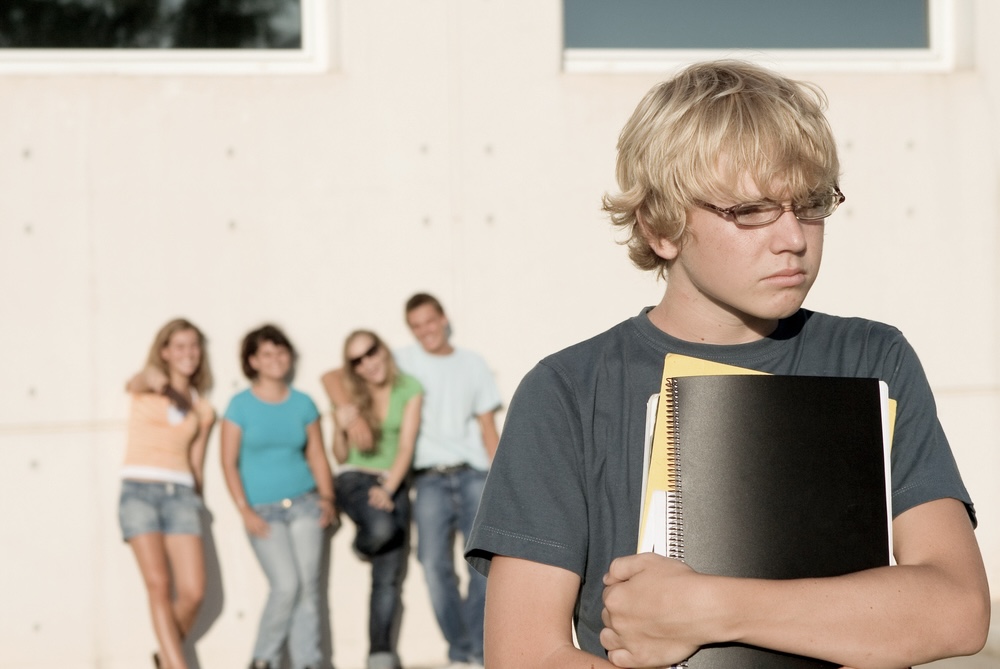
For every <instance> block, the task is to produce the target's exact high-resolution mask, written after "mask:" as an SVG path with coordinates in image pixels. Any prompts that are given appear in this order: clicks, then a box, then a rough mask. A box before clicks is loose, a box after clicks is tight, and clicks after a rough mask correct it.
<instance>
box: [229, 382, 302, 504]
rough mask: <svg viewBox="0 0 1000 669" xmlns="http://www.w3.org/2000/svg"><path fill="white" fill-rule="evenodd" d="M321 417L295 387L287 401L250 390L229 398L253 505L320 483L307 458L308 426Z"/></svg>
mask: <svg viewBox="0 0 1000 669" xmlns="http://www.w3.org/2000/svg"><path fill="white" fill-rule="evenodd" d="M318 418H319V411H317V409H316V405H315V404H314V403H313V401H312V400H311V399H309V396H308V395H306V394H305V393H301V392H299V391H297V390H295V389H294V388H290V389H289V392H288V398H287V399H285V400H284V401H283V402H277V403H273V402H264V401H263V400H260V399H258V398H257V396H255V395H254V394H253V393H252V392H250V389H249V388H248V389H246V390H244V391H243V392H241V393H238V394H237V395H235V396H234V397H233V399H231V400H230V401H229V407H228V408H227V409H226V414H225V419H226V420H228V421H231V422H233V423H235V424H236V425H238V426H239V427H240V430H242V435H241V440H240V459H239V467H240V477H241V479H242V480H243V491H244V493H246V496H247V501H248V502H249V503H250V504H270V503H273V502H278V501H281V500H282V499H285V498H293V497H298V496H299V495H303V494H305V493H307V492H309V491H311V490H314V489H315V488H316V481H315V480H314V479H313V475H312V471H311V470H310V469H309V465H308V464H307V463H306V458H305V448H306V441H307V436H306V428H307V427H309V425H311V424H312V423H314V422H316V420H317V419H318Z"/></svg>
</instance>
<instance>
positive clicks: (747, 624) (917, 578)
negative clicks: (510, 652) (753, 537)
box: [601, 500, 989, 668]
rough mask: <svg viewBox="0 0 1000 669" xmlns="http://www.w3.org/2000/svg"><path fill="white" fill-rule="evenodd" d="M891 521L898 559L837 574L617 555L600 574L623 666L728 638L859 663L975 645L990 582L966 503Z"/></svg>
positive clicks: (612, 640) (895, 663) (936, 654)
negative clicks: (776, 575) (736, 574)
mask: <svg viewBox="0 0 1000 669" xmlns="http://www.w3.org/2000/svg"><path fill="white" fill-rule="evenodd" d="M963 524H964V526H963ZM894 530H895V531H896V536H897V541H896V556H897V560H898V561H899V563H900V565H899V566H895V567H881V568H878V569H872V570H868V571H865V572H859V573H856V574H849V575H846V576H840V577H835V578H823V579H804V580H789V581H762V580H754V579H737V578H725V577H718V576H707V575H704V574H697V573H695V572H693V571H691V570H690V569H689V568H688V567H687V566H686V565H683V564H680V563H678V562H676V561H673V560H667V559H666V558H661V557H659V556H653V555H650V554H645V555H640V556H630V557H628V558H624V559H620V560H617V561H616V562H615V563H613V564H612V567H611V570H610V572H609V575H608V577H606V579H605V583H606V584H607V586H608V587H607V589H606V591H605V606H606V611H605V615H606V620H605V623H606V625H607V624H608V621H609V620H610V625H609V626H608V627H609V628H608V629H605V630H604V632H602V635H601V641H602V643H604V645H605V646H606V647H607V648H608V649H609V651H611V653H610V655H609V657H610V659H611V661H612V662H615V663H616V664H618V665H619V666H648V664H643V662H647V663H648V662H650V661H653V662H654V665H655V664H656V663H657V662H659V663H660V664H672V663H675V662H677V661H680V660H681V659H683V657H680V656H681V655H684V654H685V653H688V654H690V652H693V650H694V649H696V648H697V647H699V646H702V645H705V644H707V643H725V642H741V643H748V644H751V645H754V646H759V647H763V648H770V649H773V650H779V651H784V652H789V653H795V654H799V655H806V656H810V657H817V658H820V659H824V660H829V661H832V662H838V663H840V664H843V665H846V666H851V667H857V668H865V667H903V666H911V665H915V664H923V663H926V662H930V661H933V660H937V659H940V658H943V657H951V656H955V655H968V654H972V653H975V652H977V651H978V650H979V649H980V648H981V647H982V645H983V644H984V643H985V639H986V633H987V632H988V628H989V590H988V587H987V585H986V578H985V573H984V570H983V568H982V560H981V557H980V556H979V550H978V546H977V545H976V542H975V538H974V536H972V531H971V526H970V525H969V522H968V517H967V516H966V515H965V509H964V507H963V506H962V505H961V503H960V502H957V501H956V500H938V501H936V502H931V503H928V504H925V505H921V506H920V507H916V508H914V509H911V510H910V511H908V512H906V513H904V514H902V515H901V516H900V517H899V518H898V519H897V521H896V523H894ZM626 586H627V587H626Z"/></svg>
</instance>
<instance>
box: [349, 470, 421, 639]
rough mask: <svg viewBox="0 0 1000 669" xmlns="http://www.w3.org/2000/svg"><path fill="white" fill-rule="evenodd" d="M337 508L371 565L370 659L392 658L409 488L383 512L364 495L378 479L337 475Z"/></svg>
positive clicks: (406, 548)
mask: <svg viewBox="0 0 1000 669" xmlns="http://www.w3.org/2000/svg"><path fill="white" fill-rule="evenodd" d="M335 483H336V489H337V505H338V506H339V507H340V508H341V510H343V511H344V513H346V514H347V515H348V517H349V518H350V519H351V520H352V521H354V524H355V526H356V527H357V529H358V533H357V535H355V537H354V550H355V552H357V553H358V555H359V557H361V558H362V559H366V560H370V561H371V563H372V591H371V601H370V602H369V607H368V611H369V613H368V642H369V651H368V653H369V655H370V656H371V655H376V654H377V653H382V654H391V655H392V657H393V658H395V653H396V636H397V631H398V629H399V623H400V619H401V616H402V613H403V599H402V588H403V579H404V578H405V577H406V558H407V554H408V553H409V550H410V542H409V538H410V489H409V486H407V485H406V484H405V483H404V484H403V485H401V486H400V487H399V489H398V490H397V491H396V494H395V495H393V498H392V501H393V503H394V504H395V508H394V509H393V510H392V511H391V512H390V511H382V510H380V509H376V508H374V507H372V506H371V505H370V504H368V491H369V490H370V489H371V488H372V487H374V486H377V485H378V484H379V481H378V476H377V475H375V474H369V473H367V472H359V471H348V472H344V473H343V474H340V475H338V476H337V479H336V482H335Z"/></svg>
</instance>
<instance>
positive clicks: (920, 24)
mask: <svg viewBox="0 0 1000 669" xmlns="http://www.w3.org/2000/svg"><path fill="white" fill-rule="evenodd" d="M928 4H929V3H928V1H927V0H837V1H836V2H833V1H831V0H753V2H750V1H748V0H563V10H564V12H563V21H564V31H565V33H564V38H565V47H566V48H567V49H927V48H929V47H930V16H929V8H928Z"/></svg>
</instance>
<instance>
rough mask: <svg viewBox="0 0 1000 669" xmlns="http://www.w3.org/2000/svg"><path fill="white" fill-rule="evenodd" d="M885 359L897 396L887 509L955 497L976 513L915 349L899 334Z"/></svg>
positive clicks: (893, 393) (900, 509)
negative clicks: (888, 504)
mask: <svg viewBox="0 0 1000 669" xmlns="http://www.w3.org/2000/svg"><path fill="white" fill-rule="evenodd" d="M886 361H887V362H888V363H889V364H890V368H888V369H887V370H886V372H887V374H886V378H888V385H889V396H890V397H891V398H893V399H896V400H897V414H896V424H895V432H894V434H893V441H892V451H891V452H890V459H891V464H892V513H893V516H894V517H895V516H898V515H899V514H901V513H903V512H904V511H906V510H908V509H911V508H913V507H915V506H918V505H920V504H923V503H925V502H931V501H934V500H937V499H943V498H955V499H957V500H959V501H961V502H963V503H964V504H965V506H966V508H967V509H968V512H969V517H970V518H971V520H972V522H973V524H975V523H976V512H975V508H974V507H973V505H972V498H971V497H970V496H969V493H968V491H967V490H966V488H965V484H964V483H963V482H962V477H961V474H960V473H959V471H958V465H957V464H956V462H955V457H954V455H953V454H952V452H951V446H950V445H949V444H948V438H947V437H946V436H945V433H944V429H943V428H942V427H941V422H940V421H939V420H938V416H937V406H936V403H935V401H934V395H933V393H932V392H931V388H930V384H929V383H928V381H927V377H926V375H925V374H924V370H923V366H922V365H921V364H920V360H919V359H918V358H917V354H916V352H915V351H914V350H913V348H912V347H911V346H910V344H909V343H908V342H907V341H906V339H905V338H904V337H903V336H902V335H901V334H897V337H896V338H895V340H894V341H893V343H892V346H891V348H890V352H889V355H887V356H886Z"/></svg>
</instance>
